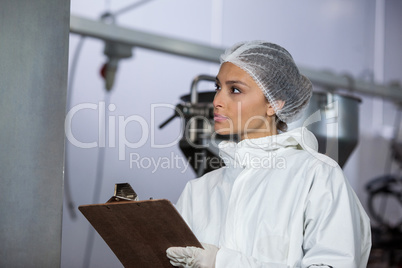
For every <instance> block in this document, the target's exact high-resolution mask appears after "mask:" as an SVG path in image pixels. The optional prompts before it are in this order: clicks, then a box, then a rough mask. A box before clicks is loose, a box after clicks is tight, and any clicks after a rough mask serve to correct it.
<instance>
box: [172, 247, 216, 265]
mask: <svg viewBox="0 0 402 268" xmlns="http://www.w3.org/2000/svg"><path fill="white" fill-rule="evenodd" d="M201 244H202V246H203V247H204V249H202V248H197V247H170V248H168V249H167V250H166V255H167V256H168V258H169V259H170V263H171V264H172V265H173V266H176V267H184V268H215V259H216V254H217V253H218V250H219V248H217V247H216V246H214V245H210V244H205V243H201Z"/></svg>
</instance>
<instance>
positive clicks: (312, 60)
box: [62, 0, 402, 267]
mask: <svg viewBox="0 0 402 268" xmlns="http://www.w3.org/2000/svg"><path fill="white" fill-rule="evenodd" d="M131 3H133V2H132V1H119V2H112V1H102V2H101V3H100V1H94V0H91V1H90V0H87V1H77V0H75V1H74V0H73V1H72V3H71V12H72V14H76V15H82V16H86V17H89V18H92V19H98V18H99V16H100V14H102V13H103V12H105V11H106V10H108V8H110V10H112V11H114V10H118V9H120V8H121V7H125V6H127V5H129V4H131ZM386 7H387V9H386V12H387V16H385V17H386V19H387V21H386V22H387V32H386V37H385V41H386V45H387V53H386V55H385V59H384V69H385V70H386V75H385V77H384V80H385V81H389V80H390V79H398V80H401V79H402V75H401V74H400V73H398V71H397V70H400V68H401V62H402V61H401V60H398V59H400V58H401V53H400V52H399V50H398V47H400V44H401V43H402V37H401V35H400V33H399V32H397V30H398V27H395V25H399V24H400V22H401V19H400V18H399V16H398V14H400V11H402V5H401V4H400V3H399V2H398V1H397V0H394V1H387V2H386ZM118 23H119V24H121V25H123V26H127V27H132V28H135V29H138V30H143V31H149V32H153V33H158V34H163V35H168V36H172V37H177V38H182V39H186V40H193V41H197V42H202V43H206V44H213V45H220V46H222V47H227V46H230V45H231V44H233V43H234V42H237V41H242V40H249V39H265V40H269V41H271V42H275V43H278V44H280V45H282V46H284V47H285V48H287V49H288V50H289V51H290V52H291V54H292V55H293V56H294V59H295V61H296V62H297V63H298V64H300V65H302V66H306V67H310V68H316V69H318V70H321V69H327V70H330V71H333V72H335V73H350V74H352V75H354V76H355V77H359V78H362V79H363V78H366V77H367V75H366V74H367V73H372V72H373V70H374V66H373V65H374V51H375V46H374V25H375V1H374V0H370V1H367V0H356V1H346V0H343V1H339V0H330V1H320V0H308V1H290V0H282V1H262V0H253V1H247V2H246V1H240V0H230V1H229V0H226V1H225V0H210V1H195V0H193V1H185V0H169V1H168V0H166V1H161V0H154V1H151V2H149V3H147V4H145V5H143V6H141V7H139V8H137V9H135V10H133V11H130V12H128V13H125V14H123V15H121V16H120V17H119V18H118ZM392 29H394V30H392ZM78 40H79V37H78V36H77V35H71V36H70V61H71V59H72V56H73V53H74V51H75V49H76V46H77V43H78ZM103 46H104V44H103V42H101V41H99V40H95V39H90V38H87V39H86V41H85V43H84V45H83V50H82V52H81V56H80V58H79V62H78V66H77V73H76V76H75V80H74V84H73V90H72V92H70V94H72V95H71V104H70V107H74V106H76V105H79V104H85V103H91V104H99V102H100V101H103V100H104V99H105V90H104V88H103V84H102V80H101V78H100V76H99V69H100V67H101V65H102V64H103V62H104V61H105V57H104V56H103ZM133 53H134V56H133V57H132V58H131V59H128V60H123V61H121V64H120V65H119V70H118V74H117V78H116V79H117V81H116V84H115V87H114V88H113V90H112V92H111V93H110V102H111V103H113V104H114V105H115V107H116V109H115V110H114V111H112V112H110V113H109V116H111V117H112V118H115V120H116V122H117V121H118V117H119V116H124V117H125V118H127V117H129V116H132V115H137V116H140V117H142V118H144V119H145V120H146V121H147V122H148V123H150V119H151V104H160V103H169V104H172V105H175V104H177V103H178V102H179V98H180V96H181V95H184V94H188V93H189V91H190V84H191V81H192V79H193V78H194V77H195V76H197V75H199V74H204V73H205V74H212V75H215V74H216V72H217V69H218V66H217V65H216V64H210V63H205V62H202V61H196V60H190V59H187V58H181V57H177V56H172V55H167V54H163V53H158V52H153V51H149V50H145V49H139V48H135V49H134V50H133ZM211 89H212V87H211ZM374 105H375V104H374ZM383 106H384V108H385V109H387V111H389V112H387V116H385V113H384V112H383V109H382V108H381V111H375V110H373V100H372V98H371V97H364V98H363V103H362V104H361V114H360V131H361V135H360V136H361V140H360V143H359V146H358V148H357V150H356V151H355V152H354V153H353V154H352V157H351V158H350V159H349V161H348V163H347V165H346V166H345V173H346V175H347V177H348V178H349V180H350V181H351V184H352V186H353V187H354V188H355V190H356V192H357V193H358V195H359V197H360V198H361V201H362V203H364V202H365V198H366V196H365V193H364V189H363V187H364V183H366V182H367V181H368V180H370V179H371V178H373V177H374V176H376V175H380V174H383V166H384V163H385V159H384V156H385V155H386V153H387V150H388V147H387V146H388V145H387V144H388V142H387V139H386V138H384V135H382V134H383V132H384V131H380V130H382V129H387V127H385V128H384V125H383V124H385V125H386V126H388V128H389V126H390V125H391V124H392V122H391V121H387V120H385V119H384V120H383V122H378V121H377V124H376V125H373V123H372V117H373V114H375V113H383V115H384V116H382V117H381V118H388V117H390V116H392V113H393V112H394V110H395V109H394V107H393V105H392V104H389V103H388V102H384V103H383ZM374 107H377V108H378V107H381V106H378V104H377V106H374ZM172 113H173V111H171V110H168V109H159V110H156V111H155V122H156V126H150V127H149V128H148V129H150V128H154V130H155V140H156V141H157V143H158V144H167V143H169V142H172V141H174V140H175V139H177V138H178V137H179V136H180V135H181V133H180V123H179V120H178V119H175V121H173V122H172V123H171V124H169V125H167V126H166V127H165V128H164V129H162V130H159V129H158V128H157V125H159V124H160V123H161V122H163V121H164V119H166V118H167V117H169V116H170V115H171V114H172ZM388 114H390V116H388ZM116 125H117V124H116ZM72 127H73V133H74V136H75V137H76V138H77V139H78V140H80V141H82V142H94V141H97V140H98V114H97V110H91V109H86V110H83V111H80V112H78V113H77V114H76V115H75V116H74V117H73V120H72ZM112 130H113V133H115V135H116V137H119V131H118V126H116V128H112ZM373 130H375V131H373ZM120 134H122V133H121V131H120ZM126 136H127V139H129V140H130V141H132V142H136V141H139V140H140V138H141V137H142V135H141V129H140V125H139V124H138V123H131V124H128V125H127V128H126ZM150 142H151V141H150V139H148V141H147V142H146V144H145V145H143V146H141V147H140V148H137V149H131V148H126V154H125V155H126V159H125V160H119V154H118V153H119V149H118V148H110V146H109V145H108V144H106V149H105V151H104V152H105V162H104V165H103V172H104V174H103V177H102V178H97V179H95V176H96V169H97V161H98V160H97V157H98V152H99V148H92V149H80V148H78V147H76V146H73V145H72V144H71V143H69V142H67V158H66V159H67V166H66V173H67V178H66V185H67V186H70V188H71V197H72V200H73V202H74V205H75V207H77V206H78V205H82V204H90V203H94V199H93V195H94V191H96V192H99V197H98V199H97V200H96V202H105V201H106V200H107V199H108V198H109V197H110V196H111V195H112V194H113V186H114V184H115V183H117V182H129V183H130V184H131V185H132V186H133V188H134V189H135V190H136V191H137V193H138V194H139V196H140V199H148V198H149V197H153V198H167V199H170V200H171V201H172V202H175V201H176V200H177V198H178V196H179V194H180V192H181V190H182V189H183V187H184V185H185V183H186V182H187V181H188V180H189V179H192V178H194V177H195V174H194V172H193V171H192V170H191V168H188V169H185V168H184V167H183V164H181V162H179V163H178V165H177V166H176V167H175V168H161V169H158V170H156V171H153V167H150V168H148V169H144V168H137V167H136V166H132V167H130V161H129V155H130V153H132V154H134V153H135V154H138V155H140V156H141V157H142V158H147V159H148V158H149V159H151V158H153V159H155V160H158V159H161V160H163V159H165V158H166V157H171V156H172V154H173V156H174V157H180V158H181V159H183V156H182V154H181V152H180V150H179V148H178V146H177V145H175V146H171V147H169V148H162V149H155V148H151V143H150ZM116 143H118V140H117V139H116ZM143 164H146V163H145V162H143ZM75 212H76V215H77V217H76V218H75V219H72V218H71V217H70V214H69V210H68V208H67V206H66V205H65V207H64V219H63V224H64V225H63V245H62V246H63V249H62V267H82V264H83V259H84V254H85V243H86V240H87V233H88V230H89V224H88V223H87V221H86V220H85V219H84V217H83V216H82V215H81V214H80V212H78V210H77V209H75ZM119 265H120V264H119V262H118V260H117V259H116V257H115V256H114V255H113V253H112V252H111V251H110V250H109V249H108V247H107V245H106V244H105V243H104V242H103V241H102V240H101V238H99V237H98V236H97V235H96V237H95V244H94V247H93V253H92V258H91V267H119Z"/></svg>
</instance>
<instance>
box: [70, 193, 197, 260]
mask: <svg viewBox="0 0 402 268" xmlns="http://www.w3.org/2000/svg"><path fill="white" fill-rule="evenodd" d="M78 209H79V210H80V211H81V212H82V214H83V215H84V216H85V217H86V218H87V220H88V221H89V222H90V223H91V224H92V226H93V227H94V228H95V230H96V231H97V232H98V233H99V235H100V236H101V237H102V238H103V240H104V241H105V242H106V243H107V245H108V246H109V247H110V249H111V250H112V251H113V253H114V254H115V255H116V256H117V258H118V259H119V260H120V262H121V263H122V264H123V266H124V267H127V268H131V267H139V268H147V267H153V268H157V267H169V268H171V267H173V266H172V265H171V264H170V262H169V259H168V258H167V256H166V249H168V248H169V247H173V246H178V247H186V246H195V247H200V248H202V245H201V243H200V242H199V241H198V240H197V238H196V237H195V235H194V234H193V232H192V231H191V230H190V228H189V227H188V225H187V224H186V222H185V221H184V219H183V218H182V217H181V215H180V214H179V212H178V211H177V210H176V208H175V207H174V206H173V205H172V203H171V202H170V201H169V200H166V199H155V200H145V201H119V202H113V203H105V204H95V205H82V206H79V207H78Z"/></svg>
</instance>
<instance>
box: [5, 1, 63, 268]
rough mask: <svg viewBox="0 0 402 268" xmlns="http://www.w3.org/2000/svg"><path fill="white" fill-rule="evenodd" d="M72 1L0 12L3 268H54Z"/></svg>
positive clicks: (23, 4)
mask: <svg viewBox="0 0 402 268" xmlns="http://www.w3.org/2000/svg"><path fill="white" fill-rule="evenodd" d="M69 15H70V1H69V0H67V1H66V0H40V1H32V0H18V1H14V0H4V1H1V8H0V190H1V192H0V267H59V266H60V253H61V225H62V202H63V166H64V115H65V106H66V88H67V66H68V37H69V18H70V16H69Z"/></svg>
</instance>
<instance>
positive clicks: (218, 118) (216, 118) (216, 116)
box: [214, 114, 228, 122]
mask: <svg viewBox="0 0 402 268" xmlns="http://www.w3.org/2000/svg"><path fill="white" fill-rule="evenodd" d="M226 120H228V117H226V116H224V115H221V114H214V121H215V122H223V121H226Z"/></svg>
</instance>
